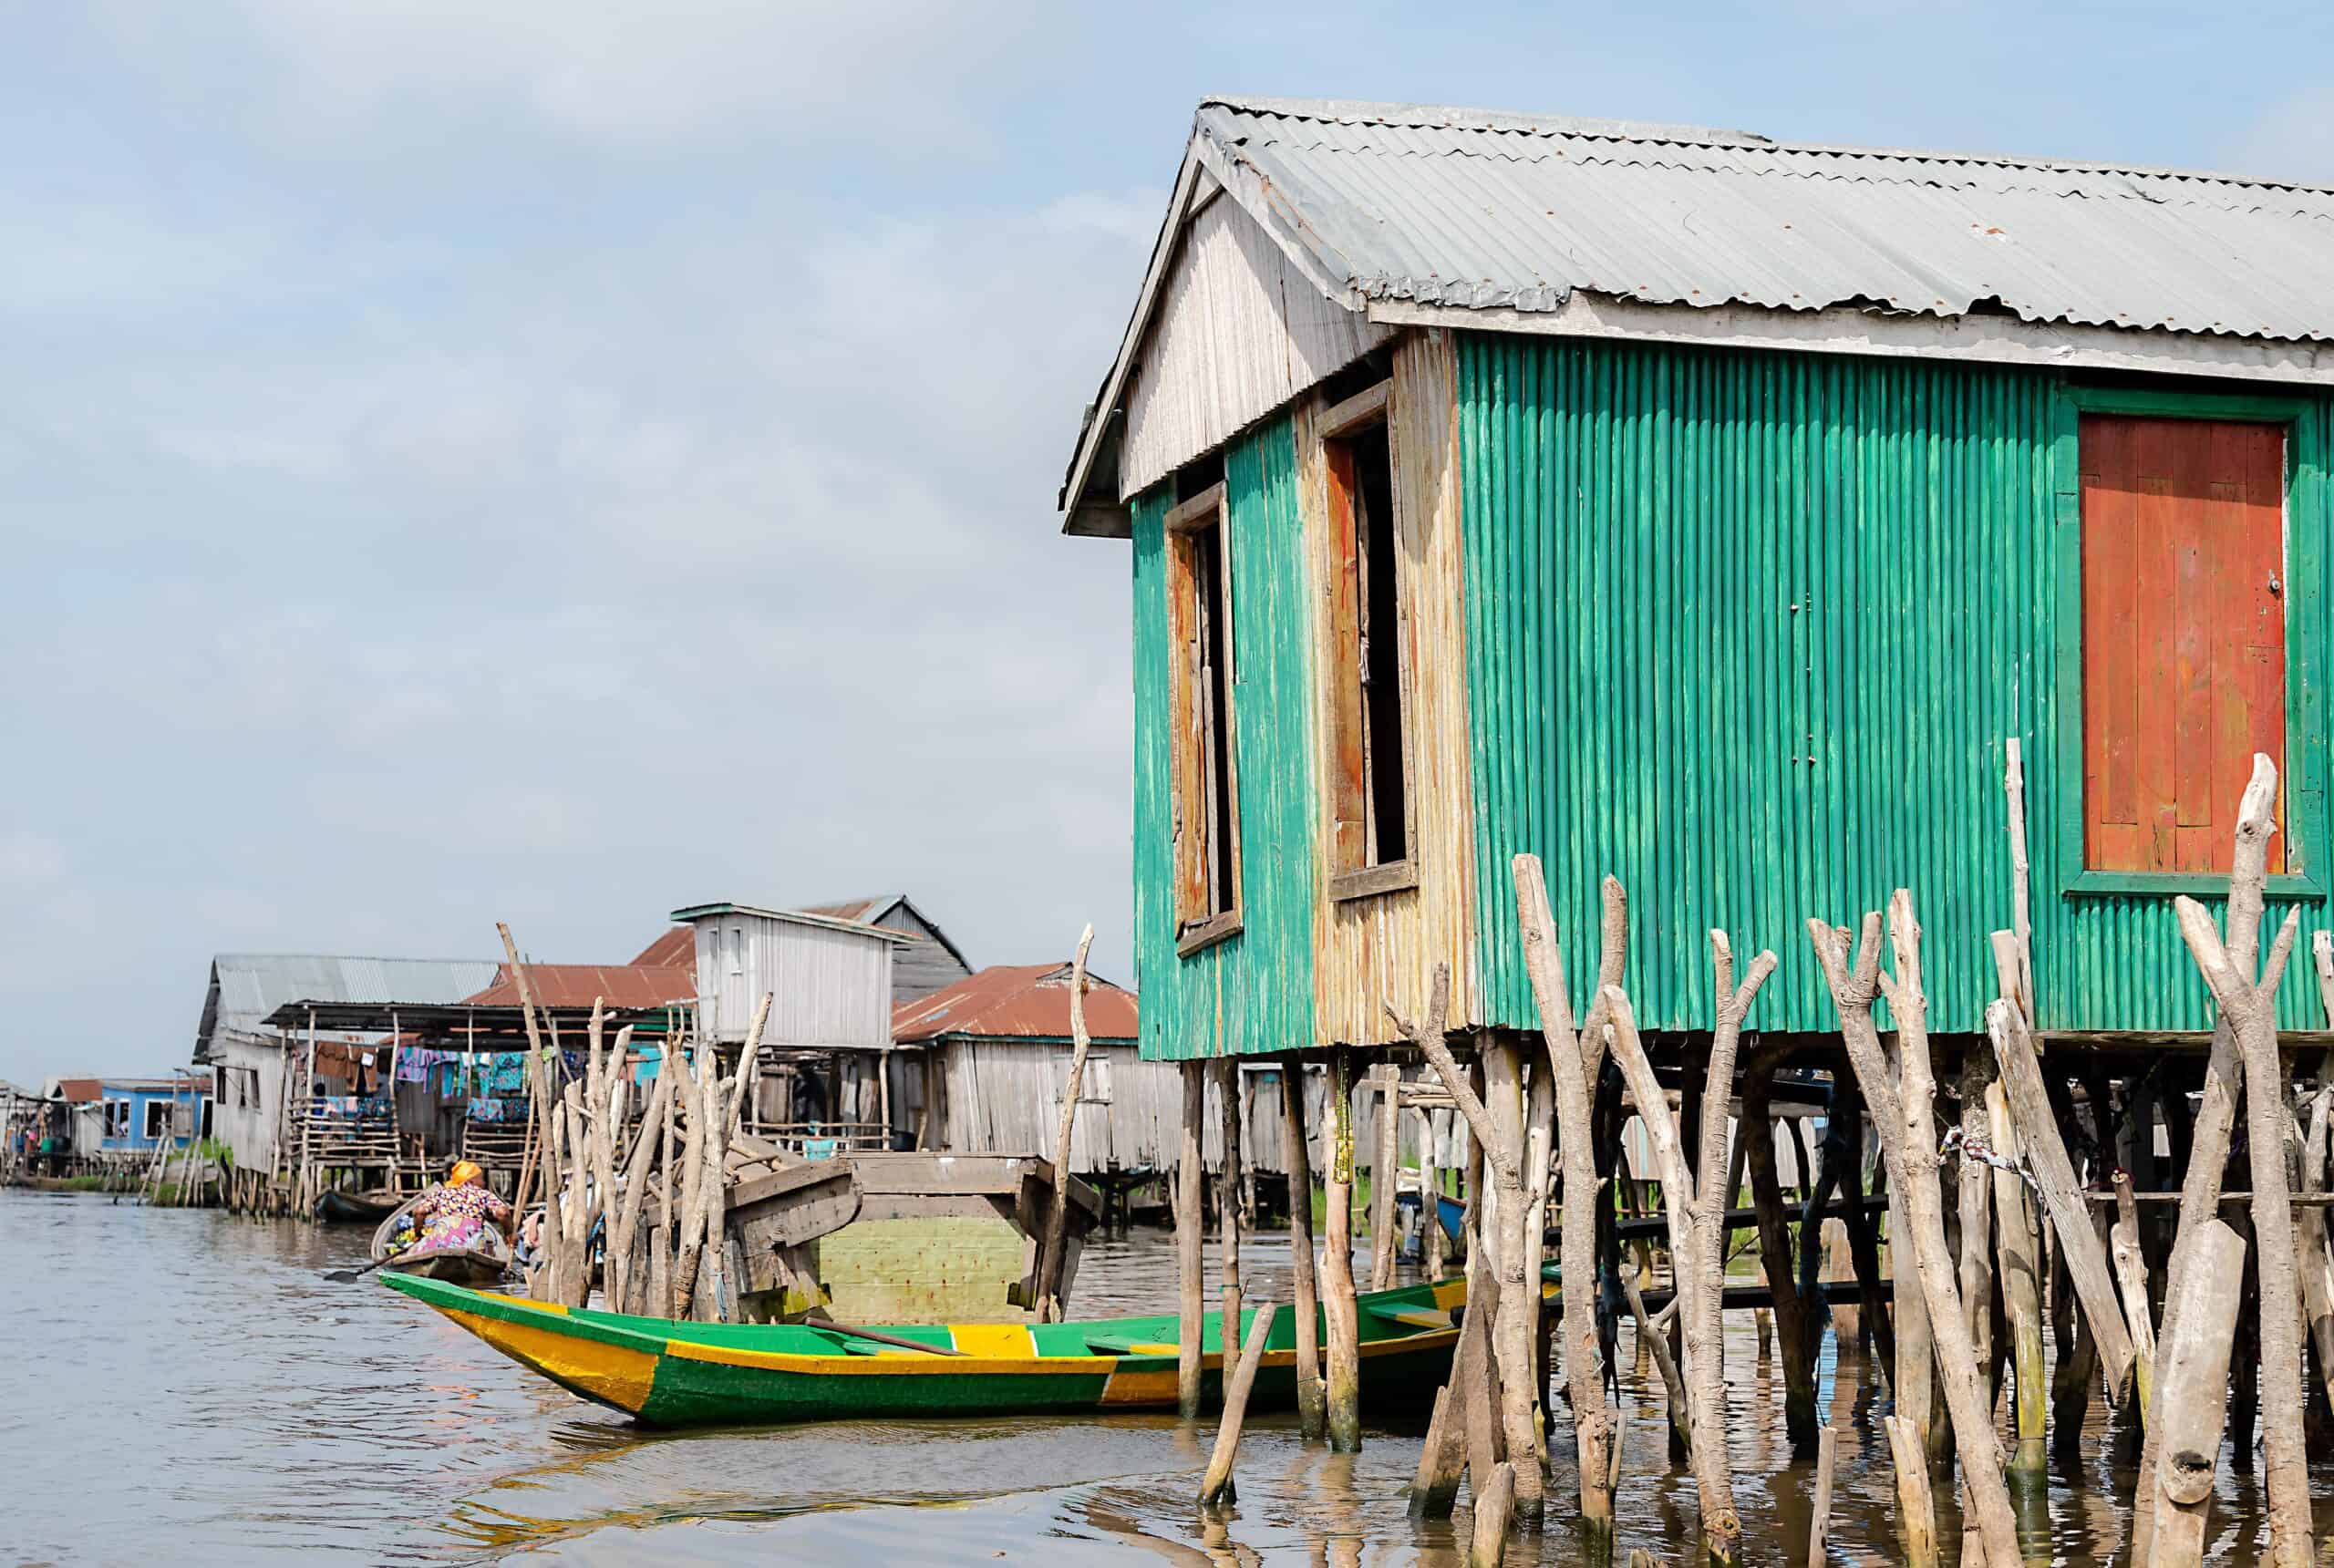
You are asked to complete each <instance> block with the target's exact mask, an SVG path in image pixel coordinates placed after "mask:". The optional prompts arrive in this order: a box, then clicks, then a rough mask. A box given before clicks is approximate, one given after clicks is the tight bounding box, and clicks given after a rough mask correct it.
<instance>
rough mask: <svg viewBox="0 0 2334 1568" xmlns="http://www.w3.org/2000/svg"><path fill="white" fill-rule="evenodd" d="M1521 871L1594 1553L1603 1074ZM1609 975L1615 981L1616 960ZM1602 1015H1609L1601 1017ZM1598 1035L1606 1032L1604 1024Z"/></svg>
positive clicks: (1537, 870)
mask: <svg viewBox="0 0 2334 1568" xmlns="http://www.w3.org/2000/svg"><path fill="white" fill-rule="evenodd" d="M1513 872H1514V876H1515V903H1516V913H1517V916H1518V923H1519V925H1520V927H1521V930H1522V933H1523V966H1524V971H1525V973H1526V974H1527V975H1529V976H1530V977H1531V981H1532V995H1533V1000H1534V1003H1535V1005H1536V1006H1537V1009H1538V1012H1539V1015H1540V1029H1541V1034H1542V1037H1543V1038H1544V1041H1545V1044H1546V1048H1547V1056H1548V1067H1549V1070H1550V1073H1551V1075H1552V1077H1551V1082H1552V1085H1553V1087H1554V1091H1555V1101H1556V1122H1557V1140H1556V1141H1557V1149H1558V1151H1559V1153H1560V1155H1561V1158H1562V1159H1563V1161H1564V1212H1563V1214H1562V1216H1561V1221H1562V1227H1563V1228H1562V1231H1561V1233H1560V1234H1559V1240H1558V1245H1557V1258H1558V1274H1559V1275H1560V1277H1561V1279H1562V1282H1563V1291H1562V1311H1563V1314H1564V1345H1565V1353H1564V1362H1565V1387H1566V1392H1567V1394H1568V1396H1569V1400H1570V1403H1571V1405H1572V1418H1573V1436H1574V1443H1575V1451H1576V1454H1577V1460H1578V1464H1577V1469H1578V1474H1579V1478H1580V1516H1581V1520H1582V1522H1583V1523H1584V1524H1585V1526H1586V1527H1587V1529H1588V1532H1589V1535H1590V1542H1591V1547H1592V1550H1594V1549H1596V1547H1597V1546H1598V1545H1599V1543H1604V1542H1610V1540H1611V1537H1612V1530H1613V1480H1612V1474H1611V1469H1612V1467H1611V1456H1610V1455H1609V1454H1608V1452H1607V1448H1608V1443H1611V1442H1612V1441H1613V1439H1611V1437H1610V1434H1611V1433H1612V1417H1611V1412H1610V1409H1609V1408H1608V1407H1607V1405H1606V1399H1605V1374H1604V1367H1605V1365H1606V1357H1605V1355H1604V1354H1603V1349H1604V1346H1603V1342H1602V1339H1601V1336H1600V1335H1599V1333H1598V1329H1597V1324H1596V1295H1597V1279H1596V1274H1597V1248H1598V1226H1597V1214H1598V1212H1599V1210H1600V1209H1603V1208H1606V1207H1609V1205H1607V1204H1606V1202H1604V1188H1603V1187H1602V1185H1601V1184H1600V1183H1599V1182H1598V1181H1597V1174H1596V1133H1595V1121H1594V1114H1593V1111H1594V1105H1593V1098H1594V1096H1595V1094H1596V1069H1595V1068H1592V1067H1591V1066H1590V1065H1589V1062H1588V1059H1587V1052H1586V1050H1585V1047H1584V1044H1583V1042H1582V1040H1581V1039H1580V1037H1579V1036H1577V1035H1576V1034H1575V1032H1574V1030H1573V1015H1572V1003H1571V1000H1570V998H1569V997H1568V996H1567V995H1566V994H1565V977H1564V965H1563V962H1562V958H1561V955H1560V954H1559V953H1558V950H1557V947H1556V935H1555V921H1554V916H1553V915H1552V914H1550V913H1549V909H1548V890H1547V882H1546V879H1545V877H1544V874H1543V872H1542V871H1541V867H1540V861H1539V859H1538V857H1537V856H1534V855H1518V856H1516V857H1515V861H1514V866H1513ZM1607 880H1608V882H1609V879H1607ZM1619 892H1620V888H1619V884H1618V883H1617V882H1612V883H1610V886H1609V888H1608V891H1607V892H1606V913H1607V919H1606V933H1607V942H1608V946H1611V947H1617V946H1618V944H1620V942H1621V941H1622V940H1623V939H1624V936H1625V934H1626V932H1627V921H1626V916H1625V915H1624V916H1622V917H1620V918H1617V919H1616V917H1615V915H1614V913H1613V912H1614V910H1615V908H1616V905H1617V904H1618V899H1619ZM1609 967H1610V969H1611V971H1612V973H1613V975H1614V977H1615V979H1616V980H1617V978H1618V975H1619V964H1618V961H1617V958H1616V960H1615V961H1614V962H1613V963H1612V964H1611V965H1609ZM1600 994H1601V993H1600ZM1596 1011H1597V1012H1598V1013H1600V1014H1601V1012H1602V1009H1601V1008H1600V1009H1596ZM1597 1032H1598V1033H1599V1034H1600V1035H1601V1034H1602V1032H1603V1030H1602V1025H1601V1023H1600V1024H1599V1025H1598V1029H1597ZM1603 1056H1604V1052H1603V1047H1602V1042H1601V1041H1600V1042H1599V1045H1598V1048H1597V1052H1596V1059H1597V1061H1599V1062H1600V1063H1601V1061H1602V1060H1603ZM1615 1451H1617V1445H1615Z"/></svg>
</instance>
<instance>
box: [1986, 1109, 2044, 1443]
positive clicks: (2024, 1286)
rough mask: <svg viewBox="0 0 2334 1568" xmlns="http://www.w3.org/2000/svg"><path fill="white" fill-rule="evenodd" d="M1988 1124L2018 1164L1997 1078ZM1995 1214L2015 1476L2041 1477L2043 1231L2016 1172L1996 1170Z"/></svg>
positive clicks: (1997, 1148)
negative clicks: (2011, 1384)
mask: <svg viewBox="0 0 2334 1568" xmlns="http://www.w3.org/2000/svg"><path fill="white" fill-rule="evenodd" d="M1986 1124H1987V1127H1988V1130H1990V1131H1991V1133H1992V1134H1993V1147H1994V1152H1996V1153H1997V1154H1999V1155H2001V1156H2002V1157H2003V1158H2004V1159H2006V1160H2008V1161H2010V1162H2011V1163H2012V1164H2013V1165H2015V1164H2018V1163H2019V1155H2020V1152H2021V1150H2020V1146H2019V1141H2018V1127H2017V1124H2016V1123H2015V1122H2013V1121H2012V1120H2011V1119H2010V1114H2009V1095H2008V1094H2007V1093H2005V1092H2004V1090H2003V1088H2002V1086H2001V1082H2000V1080H1999V1079H1996V1080H1995V1081H1994V1082H1992V1083H1989V1084H1988V1085H1987V1086H1986ZM1993 1180H1994V1215H1995V1233H1996V1236H1997V1238H1998V1239H1997V1242H1996V1245H1995V1253H1996V1257H1997V1262H1998V1267H1997V1273H1998V1275H1999V1277H2000V1280H2001V1290H2002V1306H2003V1313H2004V1315H2005V1317H2006V1318H2007V1320H2008V1323H2009V1338H2010V1367H2011V1369H2012V1372H2013V1374H2014V1376H2015V1377H2016V1378H2017V1385H2016V1387H2017V1392H2016V1394H2015V1396H2014V1402H2013V1408H2014V1410H2015V1413H2016V1428H2017V1431H2018V1446H2017V1447H2016V1448H2015V1449H2012V1450H2011V1452H2010V1458H2009V1471H2010V1473H2011V1474H2013V1475H2019V1476H2029V1477H2032V1476H2040V1475H2041V1474H2042V1473H2043V1471H2044V1470H2047V1469H2048V1468H2049V1466H2050V1453H2049V1449H2048V1448H2047V1446H2046V1443H2045V1432H2046V1416H2047V1412H2048V1411H2049V1409H2050V1385H2049V1383H2048V1382H2047V1380H2046V1377H2047V1375H2046V1373H2045V1371H2044V1367H2043V1348H2042V1233H2041V1228H2040V1222H2039V1220H2038V1219H2037V1217H2036V1215H2035V1212H2034V1200H2033V1197H2032V1195H2031V1194H2029V1192H2028V1191H2027V1190H2026V1183H2025V1182H2024V1181H2020V1180H2019V1176H2018V1173H2017V1171H1994V1172H1993Z"/></svg>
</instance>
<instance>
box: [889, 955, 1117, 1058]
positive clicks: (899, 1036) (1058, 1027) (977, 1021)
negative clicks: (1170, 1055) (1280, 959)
mask: <svg viewBox="0 0 2334 1568" xmlns="http://www.w3.org/2000/svg"><path fill="white" fill-rule="evenodd" d="M1086 982H1087V984H1086V1026H1087V1030H1088V1032H1089V1033H1090V1035H1091V1036H1092V1037H1093V1038H1095V1039H1097V1040H1109V1041H1112V1042H1114V1043H1118V1044H1126V1045H1131V1044H1132V1043H1133V1042H1134V1039H1135V1032H1136V1031H1135V1023H1136V1008H1135V996H1134V993H1133V992H1131V991H1128V990H1125V989H1123V988H1121V987H1120V986H1117V985H1111V984H1110V982H1109V981H1108V980H1104V979H1101V978H1099V977H1098V976H1096V975H1092V974H1089V975H1087V977H1086ZM944 1035H958V1036H968V1037H977V1038H982V1039H1052V1040H1066V1039H1068V1038H1069V965H1067V964H996V965H990V966H989V967H988V968H986V969H984V970H981V971H980V972H979V973H978V974H976V975H966V977H965V978H964V979H962V980H959V981H957V982H956V983H955V985H946V986H943V987H942V988H941V989H939V990H937V991H935V992H934V993H932V995H929V996H923V997H919V998H917V999H916V1000H915V1001H913V1002H907V1003H903V1004H902V1005H901V1006H899V1007H898V1008H896V1009H895V1010H894V1011H893V1014H892V1038H893V1039H894V1040H896V1041H898V1042H899V1043H901V1044H903V1045H913V1044H920V1043H922V1042H924V1041H927V1040H935V1039H938V1038H940V1037H942V1036H944Z"/></svg>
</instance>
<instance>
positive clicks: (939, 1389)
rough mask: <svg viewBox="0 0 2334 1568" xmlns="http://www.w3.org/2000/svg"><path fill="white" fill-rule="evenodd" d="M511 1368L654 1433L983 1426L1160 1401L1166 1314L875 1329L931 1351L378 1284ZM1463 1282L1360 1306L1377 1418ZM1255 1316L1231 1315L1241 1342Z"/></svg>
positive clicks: (1368, 1391)
mask: <svg viewBox="0 0 2334 1568" xmlns="http://www.w3.org/2000/svg"><path fill="white" fill-rule="evenodd" d="M381 1278H382V1283H383V1284H387V1286H388V1287H389V1288H390V1289H391V1290H396V1291H402V1292H403V1293H404V1294H406V1295H409V1296H412V1297H414V1298H416V1299H417V1300H418V1301H422V1302H425V1303H427V1304H428V1305H430V1306H433V1307H435V1308H437V1309H438V1310H439V1312H441V1313H443V1314H445V1315H447V1316H448V1317H450V1318H452V1319H453V1320H454V1321H455V1322H456V1323H459V1324H460V1325H461V1326H463V1327H464V1328H467V1329H469V1330H470V1332H471V1333H472V1334H475V1335H477V1336H479V1337H480V1339H483V1340H485V1341H486V1342H487V1343H488V1344H489V1345H491V1346H494V1348H496V1349H497V1350H500V1351H501V1352H502V1354H504V1355H505V1356H508V1357H511V1359H512V1360H514V1361H516V1362H518V1363H519V1364H520V1365H521V1366H522V1367H529V1368H532V1370H534V1371H537V1372H540V1373H542V1375H543V1376H544V1377H548V1378H550V1379H551V1380H552V1381H553V1382H554V1383H556V1384H558V1385H559V1386H560V1387H563V1388H565V1389H566V1390H567V1391H568V1392H569V1393H571V1394H575V1395H579V1396H581V1397H582V1398H586V1399H590V1400H594V1401H595V1402H596V1403H599V1404H602V1405H606V1406H608V1407H609V1408H612V1409H617V1410H622V1411H624V1412H625V1414H626V1415H629V1416H635V1417H637V1418H639V1419H641V1420H642V1421H644V1422H646V1423H648V1424H650V1425H652V1426H658V1427H687V1426H707V1425H720V1426H737V1425H751V1424H764V1423H769V1422H779V1421H813V1420H829V1419H833V1418H841V1417H851V1416H883V1417H920V1416H998V1415H1017V1414H1036V1413H1040V1412H1060V1411H1076V1410H1146V1409H1172V1408H1174V1406H1175V1363H1176V1354H1177V1346H1176V1320H1175V1317H1174V1316H1173V1315H1172V1314H1170V1315H1164V1316H1155V1317H1122V1318H1112V1319H1110V1320H1108V1321H1104V1322H1094V1323H1048V1324H1018V1323H977V1324H973V1323H967V1324H952V1325H946V1326H911V1327H897V1328H894V1327H878V1326H874V1325H869V1327H871V1328H874V1329H875V1330H876V1332H879V1333H882V1334H883V1335H886V1336H892V1337H894V1338H899V1339H906V1340H912V1341H914V1343H916V1344H919V1345H929V1346H933V1347H935V1349H939V1350H945V1351H953V1352H955V1354H954V1355H941V1356H935V1355H930V1354H927V1353H925V1352H924V1351H919V1350H910V1349H906V1348H904V1347H903V1346H892V1345H885V1344H883V1343H881V1342H879V1341H876V1340H872V1339H867V1338H862V1337H860V1336H855V1335H853V1334H852V1332H851V1331H850V1330H849V1329H846V1328H841V1327H829V1326H811V1325H808V1324H784V1325H759V1324H717V1323H684V1322H676V1321H674V1320H672V1319H670V1318H661V1317H627V1316H624V1315H619V1314H616V1313H610V1312H590V1311H585V1310H583V1309H582V1308H569V1307H564V1306H555V1305H549V1304H547V1303H543V1302H539V1301H526V1300H522V1299H521V1298H519V1297H517V1296H510V1295H498V1294H496V1293H494V1292H491V1291H477V1290H469V1289H465V1288H464V1287H462V1286H460V1285H458V1284H448V1283H447V1282H445V1281H443V1280H433V1279H421V1278H417V1277H415V1276H414V1275H411V1274H384V1275H382V1276H381ZM1466 1297H1467V1283H1466V1281H1464V1280H1463V1279H1452V1280H1446V1281H1444V1282H1442V1283H1441V1284H1420V1285H1410V1286H1407V1287H1405V1288H1403V1289H1400V1290H1389V1291H1379V1292H1377V1293H1375V1294H1372V1295H1364V1296H1362V1297H1361V1298H1360V1304H1359V1305H1360V1309H1361V1310H1360V1312H1359V1314H1358V1316H1359V1321H1360V1331H1361V1369H1362V1398H1363V1399H1364V1401H1365V1403H1367V1404H1368V1405H1369V1406H1371V1407H1374V1408H1381V1409H1382V1408H1389V1407H1394V1406H1399V1405H1405V1404H1413V1403H1421V1402H1429V1401H1431V1400H1432V1398H1433V1397H1434V1390H1435V1388H1436V1387H1438V1386H1439V1385H1440V1384H1441V1383H1442V1382H1443V1381H1444V1380H1445V1379H1446V1378H1447V1377H1449V1375H1450V1367H1451V1351H1452V1348H1453V1346H1455V1345H1456V1344H1457V1342H1458V1338H1459V1332H1458V1325H1457V1321H1456V1312H1455V1309H1456V1308H1458V1307H1460V1306H1461V1305H1464V1304H1465V1302H1466ZM1221 1316H1222V1315H1221V1314H1219V1313H1209V1314H1208V1315H1207V1317H1206V1320H1205V1324H1204V1326H1203V1331H1202V1340H1201V1344H1202V1347H1203V1365H1204V1367H1205V1374H1204V1381H1205V1385H1206V1392H1207V1396H1208V1398H1209V1399H1210V1401H1211V1403H1213V1400H1214V1399H1215V1398H1216V1397H1217V1396H1218V1394H1219V1392H1220V1387H1221V1379H1222V1374H1223V1362H1224V1357H1223V1352H1222V1342H1221V1340H1220V1338H1219V1337H1218V1334H1219V1330H1220V1327H1221V1323H1220V1319H1221ZM1257 1316H1258V1315H1257V1314H1256V1313H1255V1312H1254V1311H1251V1312H1249V1313H1247V1314H1246V1315H1244V1320H1243V1333H1244V1334H1253V1333H1254V1332H1255V1325H1256V1321H1257ZM1266 1332H1267V1337H1266V1339H1265V1358H1264V1365H1263V1366H1262V1367H1260V1368H1259V1369H1258V1371H1257V1374H1256V1384H1255V1389H1254V1391H1253V1392H1252V1393H1251V1395H1250V1403H1251V1405H1252V1406H1255V1407H1257V1408H1265V1407H1270V1406H1273V1405H1280V1406H1292V1405H1294V1404H1295V1403H1296V1313H1295V1311H1294V1310H1293V1309H1292V1308H1290V1307H1288V1306H1286V1305H1283V1306H1280V1307H1278V1308H1277V1309H1275V1311H1274V1313H1273V1315H1272V1321H1271V1324H1270V1326H1269V1327H1268V1329H1267V1331H1266Z"/></svg>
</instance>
